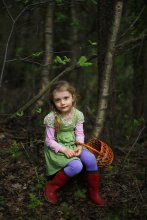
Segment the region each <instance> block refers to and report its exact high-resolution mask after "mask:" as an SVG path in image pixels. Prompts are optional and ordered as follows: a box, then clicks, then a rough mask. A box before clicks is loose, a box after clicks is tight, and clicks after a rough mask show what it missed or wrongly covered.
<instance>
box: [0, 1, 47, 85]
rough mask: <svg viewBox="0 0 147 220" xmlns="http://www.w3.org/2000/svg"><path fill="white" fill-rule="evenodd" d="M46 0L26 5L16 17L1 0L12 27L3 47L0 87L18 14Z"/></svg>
mask: <svg viewBox="0 0 147 220" xmlns="http://www.w3.org/2000/svg"><path fill="white" fill-rule="evenodd" d="M47 2H50V1H44V2H39V3H34V4H30V5H27V6H26V7H25V8H24V9H23V10H22V11H20V13H19V14H18V15H17V16H16V18H15V19H14V18H13V17H12V15H11V13H10V11H9V10H8V7H7V4H6V3H5V0H3V4H4V6H5V8H6V11H7V13H8V15H9V17H10V18H11V20H12V27H11V30H10V33H9V36H8V40H7V43H6V48H5V52H4V59H3V64H2V69H1V75H0V87H1V86H2V80H3V75H4V70H5V66H6V60H7V55H8V48H9V43H10V39H11V36H12V33H13V31H14V26H15V24H16V22H17V21H18V19H19V18H20V16H21V15H22V14H23V13H24V12H25V11H27V10H28V9H30V8H31V7H32V6H36V5H41V4H45V3H47Z"/></svg>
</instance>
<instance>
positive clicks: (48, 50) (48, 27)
mask: <svg viewBox="0 0 147 220" xmlns="http://www.w3.org/2000/svg"><path fill="white" fill-rule="evenodd" d="M53 13H54V4H53V3H52V2H51V3H49V4H47V8H46V18H45V45H44V47H45V56H44V67H43V70H42V74H41V86H40V91H42V90H43V89H44V88H45V87H46V85H47V84H48V83H49V81H50V75H51V71H52V63H53ZM44 101H45V96H42V97H41V98H40V99H39V100H38V102H37V107H41V106H43V105H44Z"/></svg>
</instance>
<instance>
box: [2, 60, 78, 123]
mask: <svg viewBox="0 0 147 220" xmlns="http://www.w3.org/2000/svg"><path fill="white" fill-rule="evenodd" d="M77 68H80V66H79V65H77V64H75V65H72V66H70V67H67V68H66V69H65V70H63V71H62V72H61V73H59V74H58V75H57V76H56V77H55V78H54V79H53V80H51V81H50V82H49V83H48V84H47V85H46V87H45V88H43V89H42V90H41V91H40V92H39V93H38V94H37V95H36V96H34V97H33V98H32V99H31V100H29V101H28V102H27V103H26V104H24V105H23V106H22V107H20V108H19V109H18V110H17V111H16V112H15V113H14V114H12V115H11V116H10V117H8V118H7V119H6V120H5V121H4V122H3V123H7V122H8V121H9V120H10V119H12V118H15V117H16V114H17V112H20V111H23V112H24V111H26V110H27V109H28V108H29V107H30V106H32V104H33V103H35V102H36V101H37V100H38V99H39V98H40V97H42V96H43V95H45V94H46V93H47V91H48V89H49V88H50V86H51V85H52V84H53V83H54V82H55V81H56V80H57V79H58V78H60V77H61V76H63V75H64V74H66V73H69V72H71V71H73V70H75V69H77Z"/></svg>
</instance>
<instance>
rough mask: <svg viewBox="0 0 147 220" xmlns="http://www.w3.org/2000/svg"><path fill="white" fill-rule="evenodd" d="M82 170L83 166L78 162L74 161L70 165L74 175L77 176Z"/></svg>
mask: <svg viewBox="0 0 147 220" xmlns="http://www.w3.org/2000/svg"><path fill="white" fill-rule="evenodd" d="M82 169H83V164H82V163H81V161H80V160H76V161H75V162H74V163H73V164H72V170H73V172H74V173H75V174H78V173H80V172H81V171H82Z"/></svg>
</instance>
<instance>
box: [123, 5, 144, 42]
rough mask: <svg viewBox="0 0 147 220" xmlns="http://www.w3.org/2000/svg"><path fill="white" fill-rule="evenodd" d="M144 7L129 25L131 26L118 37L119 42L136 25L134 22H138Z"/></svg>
mask: <svg viewBox="0 0 147 220" xmlns="http://www.w3.org/2000/svg"><path fill="white" fill-rule="evenodd" d="M145 8H146V5H144V6H143V7H142V9H141V11H140V12H139V14H138V16H137V17H136V19H135V20H134V21H133V22H132V23H131V25H130V26H129V27H128V29H127V30H126V31H125V32H124V33H123V34H122V35H121V36H120V38H119V40H120V39H121V38H122V37H124V36H125V35H126V34H127V33H128V32H129V31H130V30H131V29H132V27H133V26H134V25H135V24H136V22H137V21H138V20H139V18H140V16H141V14H142V13H143V11H144V10H145Z"/></svg>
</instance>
